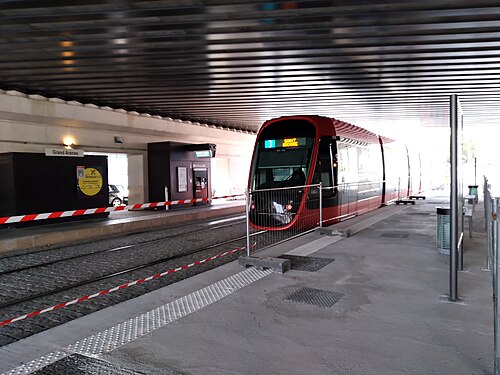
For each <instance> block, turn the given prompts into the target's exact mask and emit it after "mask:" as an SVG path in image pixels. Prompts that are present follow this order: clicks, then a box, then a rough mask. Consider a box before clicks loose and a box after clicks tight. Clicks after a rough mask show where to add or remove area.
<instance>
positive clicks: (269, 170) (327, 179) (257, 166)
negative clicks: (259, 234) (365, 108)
mask: <svg viewBox="0 0 500 375" xmlns="http://www.w3.org/2000/svg"><path fill="white" fill-rule="evenodd" d="M320 182H321V184H322V187H323V189H322V190H321V196H322V207H323V210H322V220H323V223H324V224H326V225H329V224H333V223H335V222H339V221H342V220H345V219H347V218H350V217H353V216H356V215H359V214H363V213H365V212H369V211H372V210H375V209H377V208H379V207H380V206H382V205H385V204H388V203H390V202H392V201H396V200H398V199H402V198H405V197H408V196H409V195H413V194H417V193H419V192H420V187H421V185H420V184H421V182H420V159H419V157H418V154H417V155H410V154H409V152H408V149H407V147H406V146H405V145H403V144H400V143H398V142H395V141H394V140H391V139H389V138H385V137H381V136H378V135H376V134H374V133H372V132H370V131H368V130H365V129H362V128H360V127H357V126H355V125H351V124H349V123H346V122H343V121H339V120H336V119H333V118H327V117H321V116H287V117H280V118H276V119H272V120H269V121H266V122H265V123H264V124H263V126H262V127H261V129H260V131H259V133H258V135H257V140H256V143H255V148H254V153H253V158H252V166H251V170H250V178H249V191H250V192H251V198H252V201H251V204H250V212H249V216H250V221H251V223H252V225H253V226H254V227H255V228H258V229H268V230H283V229H292V228H301V229H303V228H312V227H314V226H316V225H317V224H318V222H319V196H320V193H319V190H318V188H317V186H311V185H316V184H319V183H320Z"/></svg>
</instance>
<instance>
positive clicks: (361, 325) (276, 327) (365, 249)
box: [0, 195, 493, 375]
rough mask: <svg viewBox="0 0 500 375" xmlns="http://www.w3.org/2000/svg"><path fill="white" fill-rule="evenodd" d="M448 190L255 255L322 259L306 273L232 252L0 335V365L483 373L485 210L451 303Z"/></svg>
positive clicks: (64, 370) (489, 326)
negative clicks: (101, 304)
mask: <svg viewBox="0 0 500 375" xmlns="http://www.w3.org/2000/svg"><path fill="white" fill-rule="evenodd" d="M445 199H446V197H439V196H437V197H430V196H429V195H427V199H426V200H425V201H418V202H417V203H416V205H414V206H413V205H411V206H402V205H400V206H396V205H394V206H389V207H385V208H382V209H380V210H378V211H377V212H375V213H371V214H368V215H363V216H361V217H358V218H356V219H353V220H351V221H349V222H344V223H341V224H339V225H338V227H339V229H342V230H346V229H350V230H351V236H350V237H342V236H328V235H322V234H320V233H319V232H315V233H310V234H308V235H305V236H302V237H299V238H297V239H295V240H294V241H293V242H286V243H283V244H281V245H280V246H276V247H273V248H270V249H267V250H265V251H262V252H260V253H259V256H269V257H278V256H283V254H284V253H286V254H288V256H292V255H293V256H296V257H301V259H305V260H310V261H311V262H313V263H315V264H320V263H321V264H322V266H321V267H319V269H317V270H315V271H311V269H309V270H299V269H298V268H294V260H293V259H292V270H291V271H289V272H286V273H284V274H278V273H273V272H272V271H270V270H257V269H255V268H254V267H252V268H248V269H244V268H242V267H240V266H239V265H238V262H232V263H229V264H227V265H225V266H223V267H219V268H217V269H214V270H212V271H209V272H206V273H203V274H200V275H197V276H195V277H192V278H190V279H187V280H184V281H182V282H179V283H176V284H172V285H170V286H168V287H166V288H163V289H160V290H157V291H154V292H152V293H149V294H147V295H143V296H141V297H139V298H137V299H135V300H130V301H128V302H126V303H122V304H120V305H117V306H113V307H110V308H107V309H104V310H101V311H99V312H96V313H94V314H91V315H88V316H85V317H83V318H80V319H77V320H75V321H72V322H70V323H67V324H65V325H63V326H59V327H57V328H55V329H51V330H49V331H45V332H43V333H40V334H37V335H35V336H32V337H30V338H28V339H25V340H22V341H20V342H17V343H14V344H11V345H8V346H5V347H2V348H0V372H4V373H8V374H20V373H27V372H30V371H35V370H37V369H39V370H40V372H39V373H37V374H74V373H78V374H90V373H106V374H121V373H126V374H128V373H137V372H141V373H144V374H203V375H207V374H217V375H221V374H245V375H247V374H248V375H257V374H266V375H267V374H301V375H303V374H318V375H319V374H325V375H326V374H328V375H331V374H384V375H389V374H467V375H473V374H478V375H479V374H491V373H492V371H493V319H492V315H493V307H492V301H491V295H492V292H491V287H492V282H491V274H490V272H485V271H483V270H482V267H483V265H484V253H485V246H486V245H485V236H484V234H482V233H481V232H482V229H483V228H484V218H483V216H482V215H483V212H482V210H481V205H478V206H477V210H476V212H475V216H476V217H475V221H474V225H475V227H474V236H473V238H468V237H466V238H465V250H466V251H465V267H466V269H467V271H466V272H460V274H459V296H460V297H461V299H462V300H461V301H460V303H449V302H448V301H447V299H446V298H445V295H446V294H447V292H448V290H449V289H448V257H447V256H445V255H442V254H440V253H439V252H438V251H437V249H436V244H435V230H436V229H435V228H436V215H435V208H436V207H437V206H441V205H443V204H444V203H445ZM302 269H304V268H302ZM18 366H19V367H18ZM44 366H46V367H44ZM103 369H106V372H104V370H103ZM92 371H93V372H92Z"/></svg>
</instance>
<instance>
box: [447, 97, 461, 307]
mask: <svg viewBox="0 0 500 375" xmlns="http://www.w3.org/2000/svg"><path fill="white" fill-rule="evenodd" d="M450 127H451V139H450V163H451V168H450V169H451V171H450V172H451V184H450V185H451V186H450V296H449V299H450V301H457V300H458V269H457V250H458V222H457V217H458V212H457V211H458V202H457V200H458V178H457V166H458V163H457V159H458V158H457V150H458V142H457V139H458V97H457V95H451V96H450ZM460 214H461V213H460Z"/></svg>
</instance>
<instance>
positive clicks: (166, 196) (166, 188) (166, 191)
mask: <svg viewBox="0 0 500 375" xmlns="http://www.w3.org/2000/svg"><path fill="white" fill-rule="evenodd" d="M165 202H168V187H167V185H165ZM168 209H169V207H168V206H167V205H165V210H167V211H168Z"/></svg>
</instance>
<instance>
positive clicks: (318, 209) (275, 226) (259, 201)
mask: <svg viewBox="0 0 500 375" xmlns="http://www.w3.org/2000/svg"><path fill="white" fill-rule="evenodd" d="M322 190H323V189H322V188H321V184H317V185H304V186H293V187H285V188H277V189H260V190H248V191H247V193H246V216H247V255H248V256H250V252H253V253H254V252H256V251H259V250H262V249H264V248H267V247H270V246H273V245H276V244H279V243H281V242H284V241H288V240H290V239H292V238H295V237H298V236H300V235H303V234H305V233H308V232H311V231H313V230H315V229H316V228H318V227H320V226H321V222H322V215H321V213H322V208H323V207H322ZM304 195H305V198H306V199H302V198H303V197H304Z"/></svg>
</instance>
